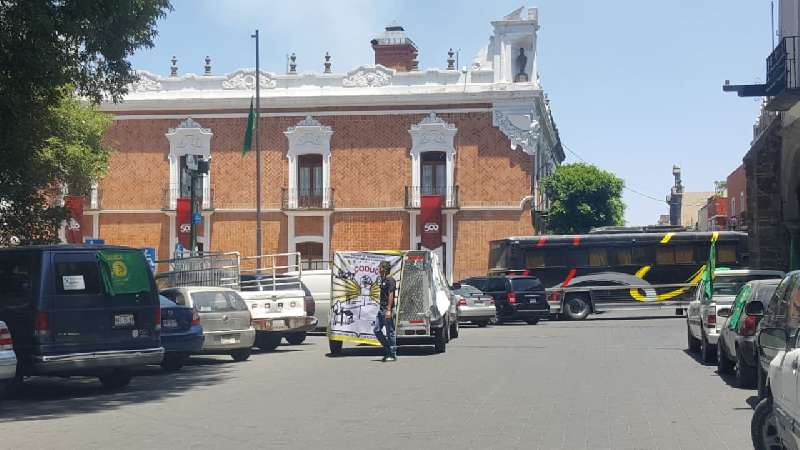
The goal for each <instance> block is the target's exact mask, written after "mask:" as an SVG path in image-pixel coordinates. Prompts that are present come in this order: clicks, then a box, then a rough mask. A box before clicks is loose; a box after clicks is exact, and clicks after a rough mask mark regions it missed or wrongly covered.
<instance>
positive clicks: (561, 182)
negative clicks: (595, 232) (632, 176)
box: [543, 163, 625, 234]
mask: <svg viewBox="0 0 800 450" xmlns="http://www.w3.org/2000/svg"><path fill="white" fill-rule="evenodd" d="M543 186H544V191H545V194H546V195H547V197H548V198H549V199H550V202H551V204H550V209H549V210H548V214H547V224H548V227H549V229H550V231H552V232H553V233H558V234H581V233H586V232H588V231H589V230H591V229H592V228H594V227H601V226H608V225H623V224H624V220H623V213H624V212H625V204H624V203H622V189H623V187H624V186H625V182H624V181H623V180H622V179H620V178H619V177H617V176H615V175H614V174H612V173H610V172H606V171H604V170H601V169H599V168H597V167H596V166H593V165H591V164H584V163H576V164H565V165H562V166H559V167H557V168H556V171H555V172H554V173H553V174H552V175H550V176H548V177H546V178H545V179H544V180H543Z"/></svg>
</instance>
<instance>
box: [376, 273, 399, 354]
mask: <svg viewBox="0 0 800 450" xmlns="http://www.w3.org/2000/svg"><path fill="white" fill-rule="evenodd" d="M391 269H392V265H391V264H389V261H381V264H380V266H379V267H378V272H379V273H380V276H381V279H380V282H381V302H380V309H379V310H378V316H377V317H376V318H375V329H374V330H373V332H374V333H375V337H376V338H378V340H379V341H380V343H381V345H383V348H384V350H385V351H386V356H384V357H383V361H384V362H385V361H397V338H396V337H395V334H394V322H395V310H394V306H395V302H394V290H395V284H396V283H395V281H394V278H392V276H391V275H389V271H391ZM383 327H386V335H384V334H383Z"/></svg>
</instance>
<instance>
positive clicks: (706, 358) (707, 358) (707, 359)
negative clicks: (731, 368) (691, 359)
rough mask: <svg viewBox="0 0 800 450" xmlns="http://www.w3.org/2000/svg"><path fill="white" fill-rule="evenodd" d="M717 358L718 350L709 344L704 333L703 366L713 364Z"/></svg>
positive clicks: (701, 356) (701, 354) (701, 343)
mask: <svg viewBox="0 0 800 450" xmlns="http://www.w3.org/2000/svg"><path fill="white" fill-rule="evenodd" d="M716 357H717V349H716V348H714V346H713V345H711V344H709V343H708V339H706V334H705V333H703V334H702V335H701V337H700V359H701V360H702V361H703V364H713V363H714V358H716Z"/></svg>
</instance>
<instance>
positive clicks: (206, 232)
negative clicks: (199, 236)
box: [203, 201, 214, 252]
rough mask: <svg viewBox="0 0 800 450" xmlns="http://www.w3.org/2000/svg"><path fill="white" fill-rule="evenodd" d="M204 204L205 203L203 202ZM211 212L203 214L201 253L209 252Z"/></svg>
mask: <svg viewBox="0 0 800 450" xmlns="http://www.w3.org/2000/svg"><path fill="white" fill-rule="evenodd" d="M204 203H205V201H204ZM212 214H214V213H213V212H203V239H204V241H205V242H203V251H204V252H210V251H211V215H212Z"/></svg>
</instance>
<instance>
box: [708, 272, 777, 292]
mask: <svg viewBox="0 0 800 450" xmlns="http://www.w3.org/2000/svg"><path fill="white" fill-rule="evenodd" d="M774 278H775V275H756V274H748V275H720V274H717V275H716V277H714V295H715V296H716V295H731V296H733V295H736V294H738V293H739V290H740V289H741V288H742V286H743V285H744V284H745V283H747V282H748V281H753V280H769V279H774Z"/></svg>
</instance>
